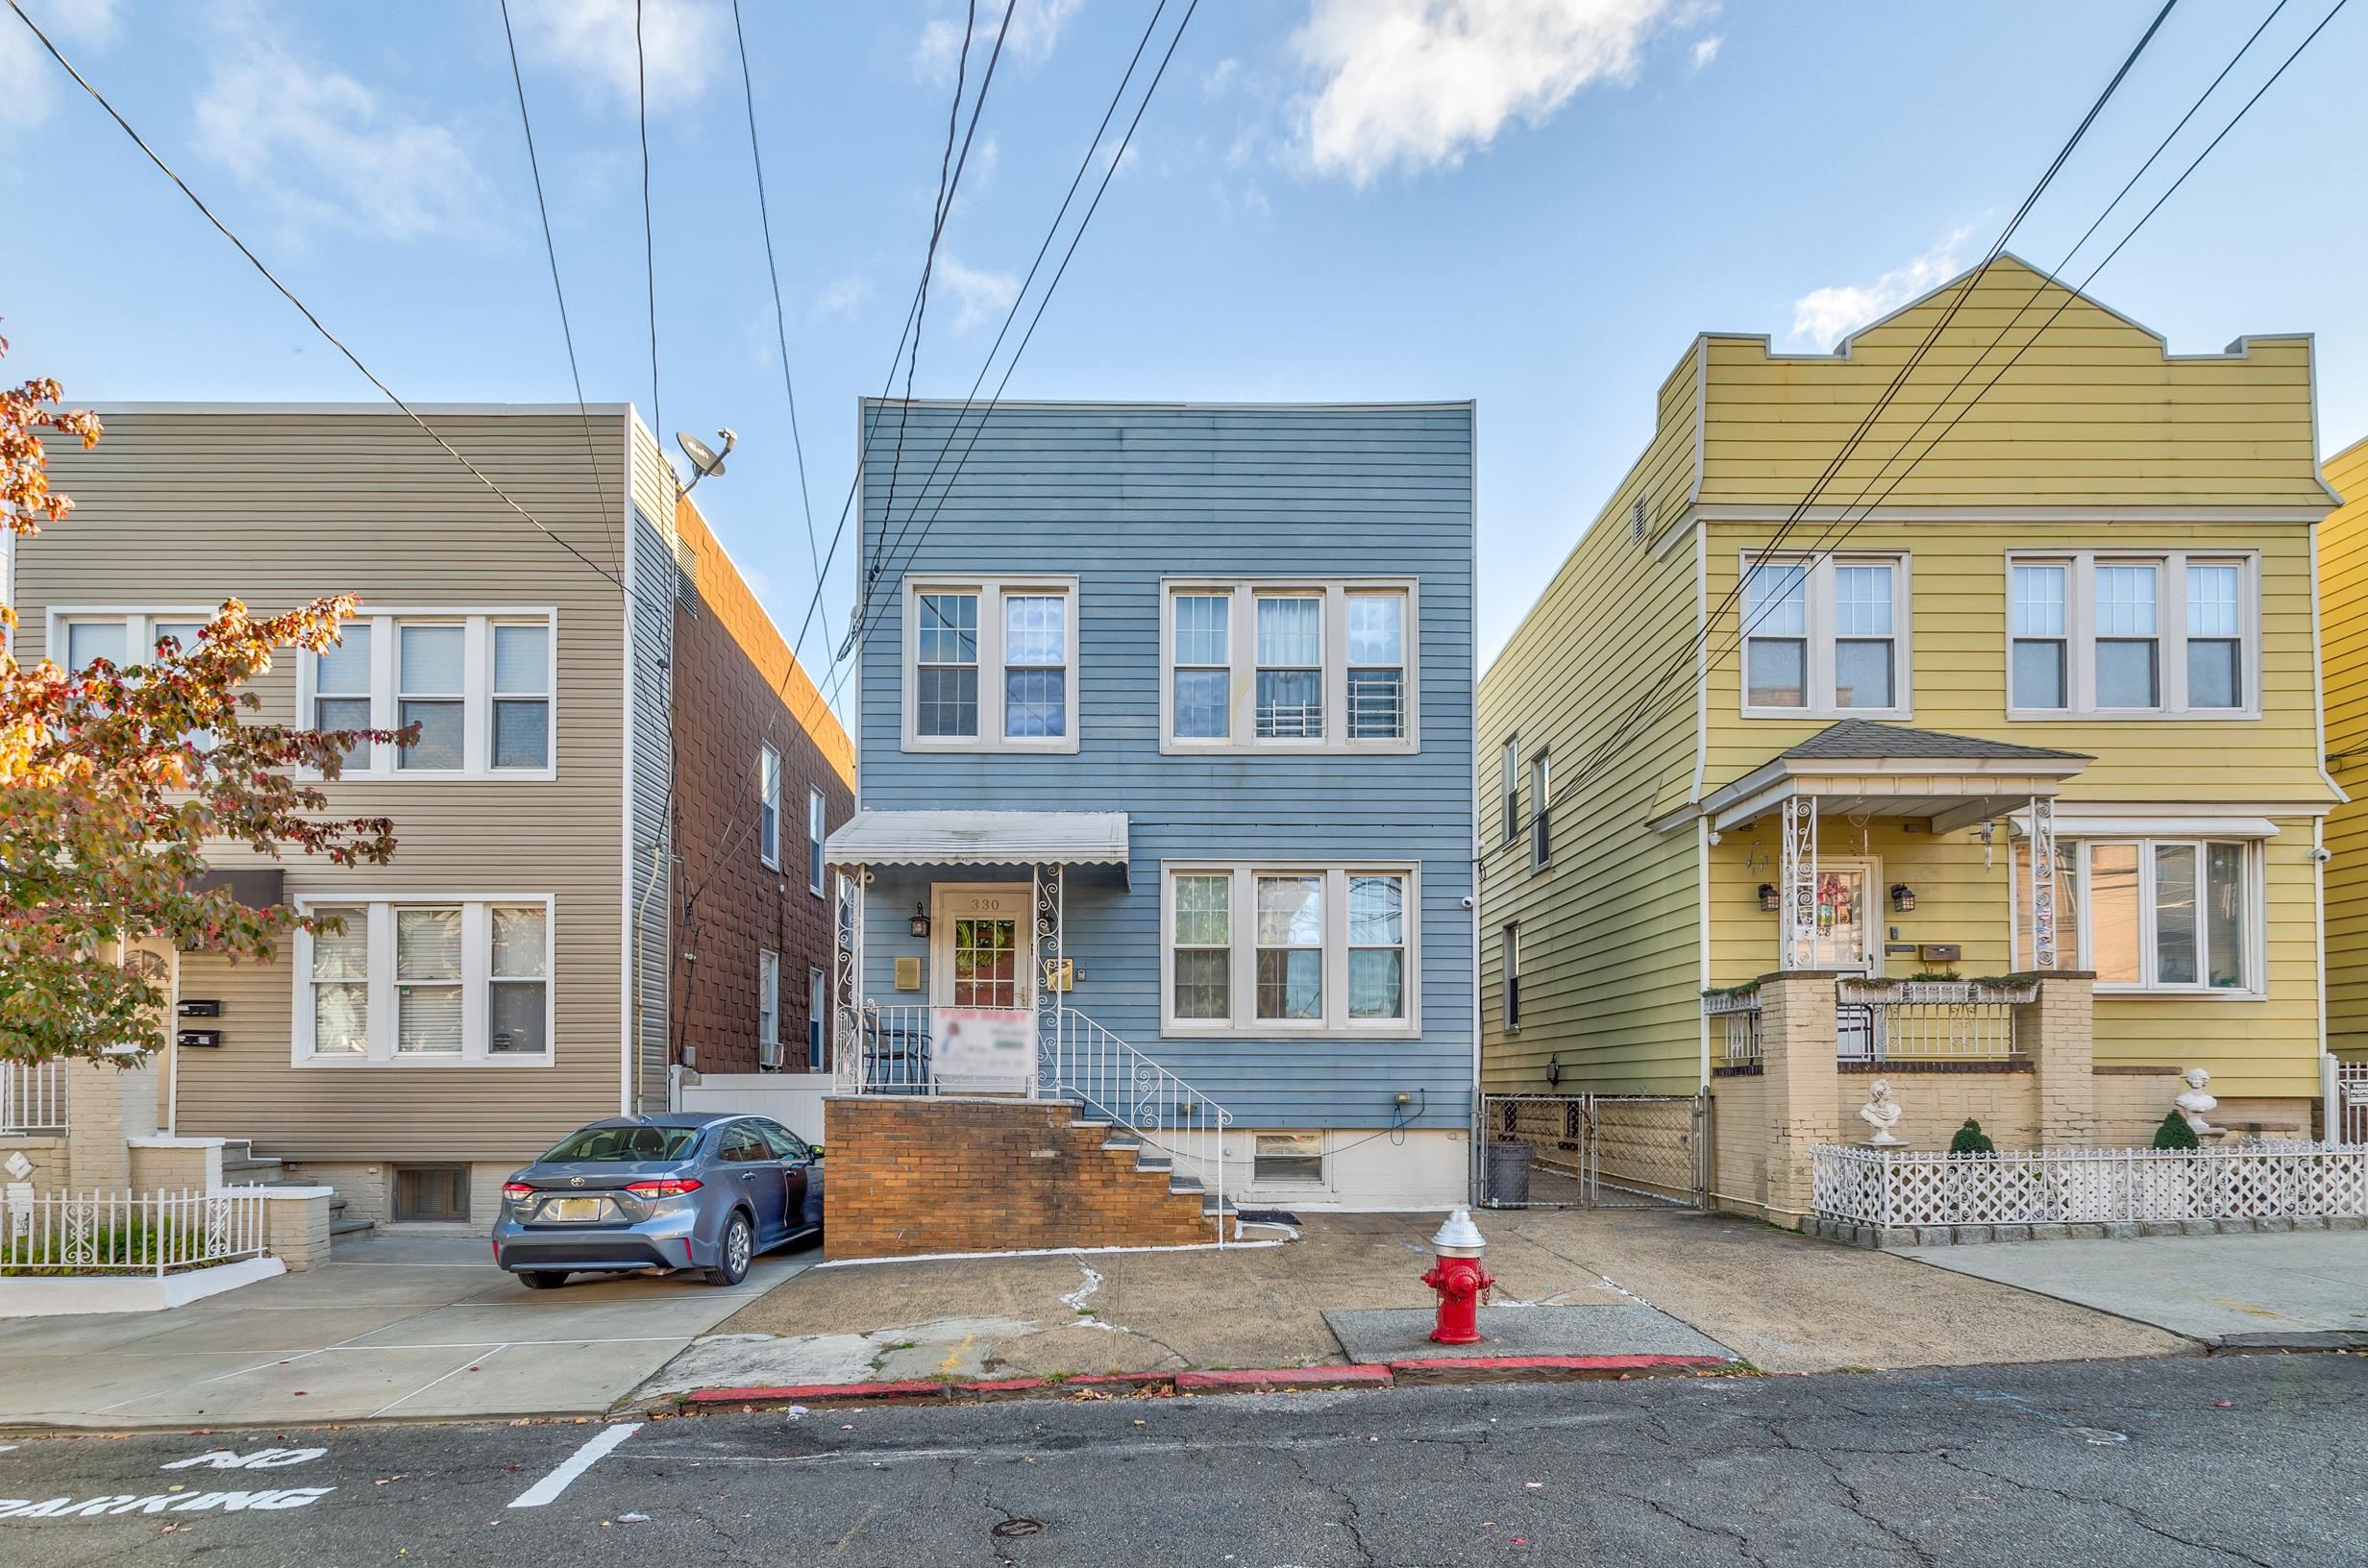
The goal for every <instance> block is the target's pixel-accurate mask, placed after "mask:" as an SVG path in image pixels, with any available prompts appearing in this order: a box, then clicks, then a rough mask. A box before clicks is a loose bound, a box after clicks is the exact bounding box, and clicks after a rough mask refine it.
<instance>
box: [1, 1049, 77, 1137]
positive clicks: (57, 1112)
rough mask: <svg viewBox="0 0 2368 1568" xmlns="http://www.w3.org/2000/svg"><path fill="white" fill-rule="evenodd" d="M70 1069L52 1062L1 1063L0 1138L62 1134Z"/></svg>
mask: <svg viewBox="0 0 2368 1568" xmlns="http://www.w3.org/2000/svg"><path fill="white" fill-rule="evenodd" d="M70 1066H72V1064H70V1063H67V1062H61V1061H55V1060H53V1061H48V1062H0V1137H9V1138H21V1137H23V1136H25V1135H26V1134H29V1133H62V1132H64V1131H65V1110H66V1098H67V1091H66V1082H67V1079H66V1072H67V1069H68V1067H70Z"/></svg>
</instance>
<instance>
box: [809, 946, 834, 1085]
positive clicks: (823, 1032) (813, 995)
mask: <svg viewBox="0 0 2368 1568" xmlns="http://www.w3.org/2000/svg"><path fill="white" fill-rule="evenodd" d="M829 1022H830V977H829V976H828V975H826V974H825V973H823V971H822V970H820V969H817V968H807V970H806V971H805V1070H806V1071H808V1072H827V1071H828V1070H829V1069H830V1055H829V1036H828V1033H827V1030H828V1026H829Z"/></svg>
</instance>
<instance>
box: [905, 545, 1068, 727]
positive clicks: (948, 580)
mask: <svg viewBox="0 0 2368 1568" xmlns="http://www.w3.org/2000/svg"><path fill="white" fill-rule="evenodd" d="M924 594H975V595H977V596H978V733H977V734H975V735H924V734H922V733H921V730H920V722H921V702H920V695H919V694H920V668H921V597H922V596H923V595H924ZM1007 595H1009V596H1013V597H1022V598H1034V597H1041V596H1044V595H1059V596H1062V597H1064V598H1066V599H1067V600H1068V604H1067V606H1066V608H1065V610H1064V611H1063V614H1062V617H1061V629H1062V632H1063V640H1064V643H1065V645H1066V646H1065V647H1064V649H1062V656H1063V666H1062V668H1063V673H1064V674H1065V675H1066V676H1067V679H1066V681H1065V691H1066V697H1065V701H1066V703H1067V723H1064V724H1063V726H1062V727H1063V728H1064V730H1066V731H1067V733H1065V734H1060V735H1005V734H1004V733H1003V600H1004V598H1005V596H1007ZM1080 615H1081V609H1080V600H1079V596H1078V592H1077V579H1076V578H1075V577H1073V576H980V577H963V576H932V577H918V576H916V577H907V578H906V579H905V581H904V635H903V654H902V663H903V672H904V677H903V690H902V694H901V696H902V705H903V709H904V718H903V748H904V749H905V750H907V751H1011V752H1044V753H1049V754H1053V755H1073V754H1074V753H1075V752H1076V749H1077V732H1078V731H1079V730H1080V729H1081V728H1083V727H1084V723H1083V721H1084V716H1083V715H1082V714H1081V713H1080V712H1079V711H1078V705H1077V690H1078V679H1077V667H1078V664H1079V662H1080V661H1079V658H1078V653H1079V649H1081V648H1082V646H1083V642H1084V639H1083V637H1082V636H1081V634H1080V631H1079V626H1078V622H1079V619H1080Z"/></svg>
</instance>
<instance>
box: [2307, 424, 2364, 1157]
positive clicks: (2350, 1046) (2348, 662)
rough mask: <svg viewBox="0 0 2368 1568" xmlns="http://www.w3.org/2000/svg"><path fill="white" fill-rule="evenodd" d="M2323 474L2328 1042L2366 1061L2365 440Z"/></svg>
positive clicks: (2349, 1059) (2348, 1057)
mask: <svg viewBox="0 0 2368 1568" xmlns="http://www.w3.org/2000/svg"><path fill="white" fill-rule="evenodd" d="M2327 482H2328V484H2329V485H2330V486H2331V488H2332V489H2333V490H2334V491H2335V492H2336V493H2337V494H2339V495H2341V496H2342V497H2343V498H2344V502H2345V504H2344V506H2343V508H2342V509H2341V510H2340V511H2338V512H2336V513H2335V514H2334V515H2333V516H2331V517H2330V518H2329V519H2328V520H2327V526H2326V527H2325V528H2324V529H2323V530H2321V537H2320V545H2319V553H2320V573H2319V619H2320V624H2321V625H2322V627H2323V635H2324V636H2325V638H2326V647H2325V649H2324V652H2323V657H2324V658H2325V660H2326V676H2325V679H2326V685H2327V765H2328V768H2329V770H2330V771H2331V772H2333V773H2334V775H2335V778H2336V780H2337V781H2338V782H2339V783H2341V784H2342V785H2343V787H2344V789H2345V790H2346V791H2347V792H2348V793H2349V794H2351V795H2352V796H2355V797H2357V796H2361V795H2363V794H2368V791H2363V790H2362V789H2361V785H2362V784H2363V783H2368V439H2363V440H2359V441H2356V442H2354V443H2353V444H2352V445H2351V446H2349V447H2346V448H2345V449H2344V450H2343V451H2341V452H2339V453H2335V455H2334V456H2332V457H2330V458H2329V459H2328V460H2327ZM2327 847H2328V849H2329V850H2330V851H2331V852H2332V854H2333V856H2334V858H2333V859H2332V860H2331V861H2330V862H2329V863H2328V866H2327V1044H2328V1048H2329V1049H2330V1050H2331V1051H2333V1052H2334V1053H2335V1054H2336V1055H2337V1056H2339V1057H2342V1058H2343V1059H2344V1061H2345V1063H2346V1064H2347V1065H2349V1064H2368V801H2361V800H2358V799H2355V802H2354V803H2352V804H2349V805H2345V806H2342V807H2340V808H2338V809H2337V810H2336V812H2335V814H2334V815H2333V816H2332V817H2330V818H2329V819H2328V821H2327ZM2362 1119H2363V1120H2368V1117H2363V1118H2362ZM2364 1130H2368V1129H2364Z"/></svg>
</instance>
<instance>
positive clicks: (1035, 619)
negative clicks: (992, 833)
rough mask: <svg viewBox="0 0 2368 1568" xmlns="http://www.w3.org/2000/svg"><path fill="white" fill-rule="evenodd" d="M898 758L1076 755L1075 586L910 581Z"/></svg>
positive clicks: (1049, 580)
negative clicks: (910, 754) (921, 754)
mask: <svg viewBox="0 0 2368 1568" xmlns="http://www.w3.org/2000/svg"><path fill="white" fill-rule="evenodd" d="M905 608H906V621H907V624H908V625H909V626H910V628H911V629H910V630H909V631H908V632H907V633H906V639H905V645H904V691H905V694H906V695H905V704H904V749H906V750H908V751H1074V750H1076V749H1077V650H1078V627H1077V584H1076V579H1075V578H1073V577H1001V578H985V579H977V580H972V581H965V582H940V581H932V580H919V579H916V580H914V581H912V582H911V583H910V584H909V585H908V587H907V590H906V596H905Z"/></svg>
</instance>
